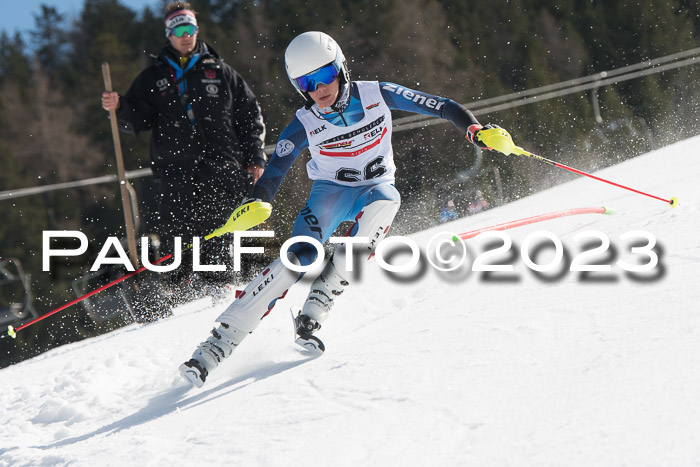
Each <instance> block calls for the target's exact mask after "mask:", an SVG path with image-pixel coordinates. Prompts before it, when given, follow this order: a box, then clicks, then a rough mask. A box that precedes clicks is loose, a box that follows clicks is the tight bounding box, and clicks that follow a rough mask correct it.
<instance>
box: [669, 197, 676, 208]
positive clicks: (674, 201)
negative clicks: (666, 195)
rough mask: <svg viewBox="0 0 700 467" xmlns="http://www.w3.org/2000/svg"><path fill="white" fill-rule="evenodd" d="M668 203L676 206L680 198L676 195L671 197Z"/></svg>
mask: <svg viewBox="0 0 700 467" xmlns="http://www.w3.org/2000/svg"><path fill="white" fill-rule="evenodd" d="M668 204H670V205H671V207H672V208H675V207H676V206H678V198H676V197H675V196H674V197H673V198H671V200H670V201H669V202H668Z"/></svg>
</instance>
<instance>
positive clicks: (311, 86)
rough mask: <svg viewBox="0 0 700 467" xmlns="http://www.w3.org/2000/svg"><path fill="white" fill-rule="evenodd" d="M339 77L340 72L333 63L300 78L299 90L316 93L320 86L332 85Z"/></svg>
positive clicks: (298, 80) (297, 80)
mask: <svg viewBox="0 0 700 467" xmlns="http://www.w3.org/2000/svg"><path fill="white" fill-rule="evenodd" d="M337 77H338V70H336V68H335V66H334V65H333V64H332V63H331V64H329V65H326V66H324V67H322V68H319V69H318V70H316V71H314V72H313V73H309V74H308V75H304V76H300V77H298V78H297V79H296V82H297V84H298V85H299V89H301V90H302V91H304V92H312V91H315V90H316V88H317V87H318V85H319V84H326V85H328V84H331V83H332V82H333V81H334V80H335V79H336V78H337Z"/></svg>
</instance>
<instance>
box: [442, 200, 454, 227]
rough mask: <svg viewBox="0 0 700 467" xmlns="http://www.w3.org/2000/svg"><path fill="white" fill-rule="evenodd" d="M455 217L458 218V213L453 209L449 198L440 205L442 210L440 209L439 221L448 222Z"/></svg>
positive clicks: (452, 203)
mask: <svg viewBox="0 0 700 467" xmlns="http://www.w3.org/2000/svg"><path fill="white" fill-rule="evenodd" d="M455 219H459V214H458V213H457V210H456V209H455V203H454V201H452V200H449V201H447V202H446V203H445V205H444V206H443V207H442V211H440V223H441V224H444V223H445V222H450V221H453V220H455Z"/></svg>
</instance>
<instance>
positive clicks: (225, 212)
mask: <svg viewBox="0 0 700 467" xmlns="http://www.w3.org/2000/svg"><path fill="white" fill-rule="evenodd" d="M159 175H160V176H159V184H160V191H159V203H158V222H157V224H158V233H159V235H160V238H161V251H162V252H163V254H164V255H165V254H168V253H171V252H173V251H174V238H175V237H181V238H182V248H183V249H184V248H185V247H187V245H189V244H191V243H192V238H193V237H195V236H197V237H200V261H199V262H200V264H223V265H225V266H226V267H227V271H226V272H204V273H198V274H199V275H200V276H201V277H203V278H204V280H205V281H207V282H213V283H223V282H226V281H228V280H230V279H231V278H232V277H233V266H232V263H231V255H230V254H229V245H230V243H231V239H230V238H229V236H226V235H224V236H222V237H214V238H212V239H210V240H207V241H204V237H205V236H206V235H208V234H210V233H211V232H213V231H214V230H216V229H217V228H218V227H221V226H222V225H224V224H225V223H226V221H227V220H228V218H229V216H230V215H231V213H232V212H233V210H234V209H235V208H236V207H237V206H238V205H239V204H240V203H241V201H242V200H243V199H244V198H245V197H246V196H247V195H248V193H249V192H250V188H251V182H250V180H249V178H248V176H247V174H246V173H245V172H243V171H240V170H239V171H235V172H233V173H231V172H229V173H221V171H216V170H214V169H213V168H212V167H210V166H208V165H206V164H200V165H199V166H197V167H193V168H171V169H168V170H167V171H162V172H161V173H160V174H159ZM191 274H192V252H191V251H188V252H184V253H183V254H182V264H181V265H180V267H179V268H178V269H177V270H176V271H173V273H171V274H169V275H168V279H169V280H171V281H173V282H178V281H181V280H186V279H188V278H189V277H190V275H191Z"/></svg>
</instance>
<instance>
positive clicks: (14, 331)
mask: <svg viewBox="0 0 700 467" xmlns="http://www.w3.org/2000/svg"><path fill="white" fill-rule="evenodd" d="M172 256H173V255H172V254H169V255H166V256H163V257H162V258H160V259H159V260H157V261H154V262H153V265H156V264H158V263H161V262H163V261H165V260H167V259H168V258H172ZM145 270H146V266H141V267H140V268H138V269H137V270H136V271H133V272H130V273H129V274H126V275H124V276H122V277H120V278H119V279H115V280H113V281H112V282H110V283H109V284H105V285H103V286H102V287H100V288H98V289H95V290H93V291H92V292H88V293H86V294H85V295H83V296H82V297H79V298H76V299H75V300H73V301H72V302H68V303H66V304H65V305H61V306H59V307H58V308H56V309H55V310H51V311H49V312H48V313H46V314H45V315H41V316H39V317H38V318H35V319H33V320H31V321H30V322H28V323H24V324H23V325H21V326H17V327H16V328H14V327H12V326H8V327H7V334H2V335H0V339H1V338H4V337H5V336H6V335H8V336H10V337H12V338H13V339H14V338H16V337H17V332H19V331H21V330H22V329H24V328H27V327H29V326H31V325H32V324H35V323H38V322H39V321H41V320H42V319H45V318H48V317H49V316H53V315H55V314H56V313H58V312H59V311H63V310H65V309H66V308H68V307H71V306H73V305H75V304H76V303H80V302H82V301H83V300H85V299H86V298H88V297H92V296H93V295H95V294H97V293H99V292H102V291H103V290H106V289H109V288H110V287H112V286H114V285H117V284H118V283H120V282H122V281H124V280H126V279H128V278H130V277H134V276H135V275H136V274H140V273H142V272H143V271H145Z"/></svg>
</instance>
